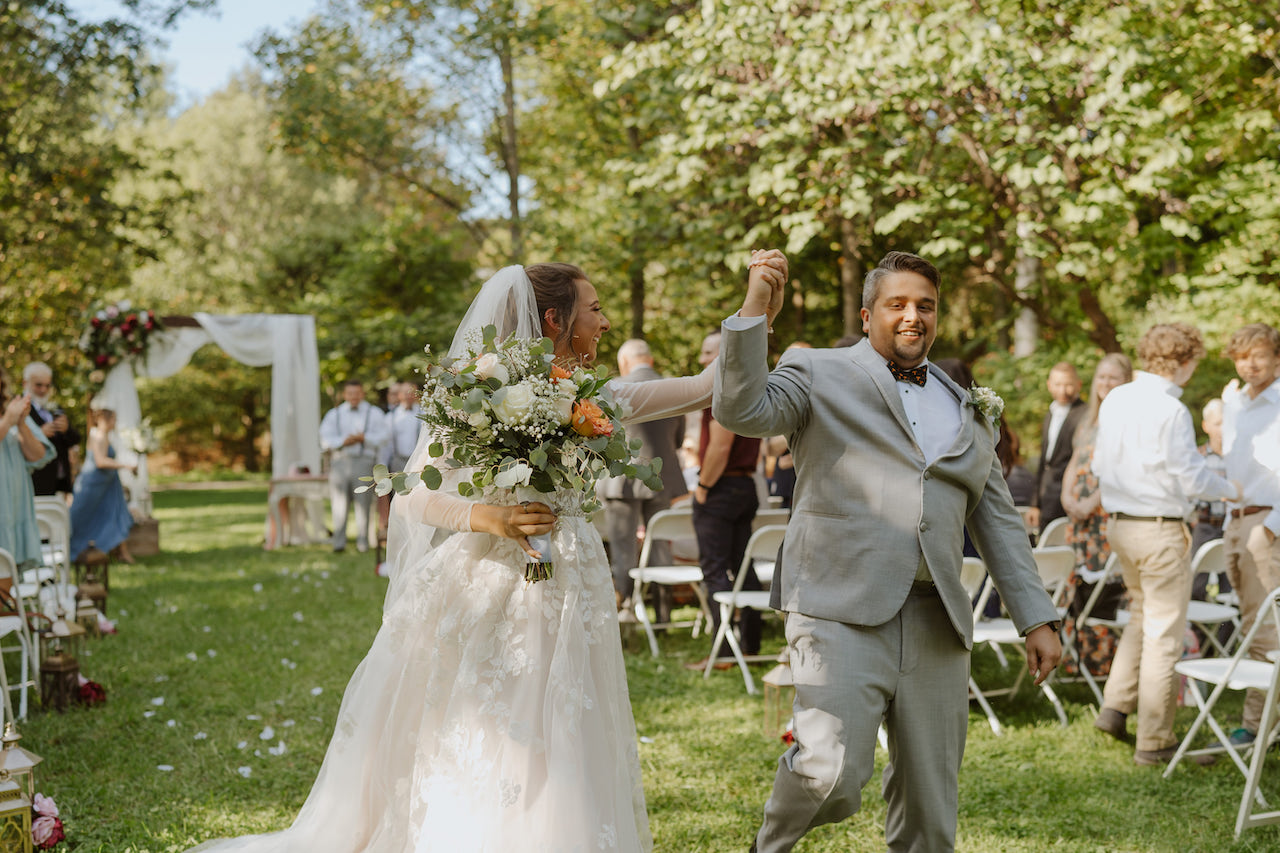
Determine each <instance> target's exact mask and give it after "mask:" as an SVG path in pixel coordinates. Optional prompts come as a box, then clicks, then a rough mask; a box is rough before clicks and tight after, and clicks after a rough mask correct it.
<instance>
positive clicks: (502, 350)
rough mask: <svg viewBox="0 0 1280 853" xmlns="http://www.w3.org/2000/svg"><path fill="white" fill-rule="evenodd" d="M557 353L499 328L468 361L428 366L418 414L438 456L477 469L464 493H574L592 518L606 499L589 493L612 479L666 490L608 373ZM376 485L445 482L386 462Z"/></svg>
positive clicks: (476, 345) (487, 332) (470, 350)
mask: <svg viewBox="0 0 1280 853" xmlns="http://www.w3.org/2000/svg"><path fill="white" fill-rule="evenodd" d="M553 351H554V348H553V344H552V342H551V340H550V339H549V338H542V339H540V340H536V341H533V340H528V339H519V338H515V337H511V338H508V339H507V340H505V341H499V340H497V330H496V329H495V328H494V327H493V326H486V327H485V328H484V329H483V330H482V331H481V332H480V333H479V334H478V335H477V336H475V337H474V338H473V339H471V340H469V341H468V342H467V354H466V355H465V356H463V357H462V358H458V359H449V358H447V357H446V358H442V359H440V360H439V361H433V362H431V363H430V364H429V365H428V367H427V369H426V377H427V379H426V382H425V384H424V387H423V392H422V398H421V402H422V414H421V415H419V417H420V418H421V419H422V420H423V421H424V422H425V423H426V424H427V425H428V427H429V428H430V430H431V433H432V435H433V441H432V444H431V447H430V453H431V456H432V457H434V458H436V459H438V460H440V461H441V462H442V463H443V464H444V465H447V466H451V467H455V468H470V469H474V471H473V473H472V474H471V476H470V478H468V479H466V480H463V481H461V482H460V483H459V484H458V492H459V494H461V495H463V496H464V497H471V496H475V495H481V494H484V493H485V492H486V491H488V490H492V489H515V488H517V487H521V486H524V487H529V488H532V489H534V490H536V491H539V492H544V493H546V492H554V491H557V490H560V489H567V490H572V491H576V492H579V493H581V494H582V495H583V507H582V508H583V511H584V512H586V513H591V512H594V511H595V510H596V509H598V508H599V501H598V500H597V499H596V497H595V492H594V490H593V489H591V488H588V487H589V486H591V485H593V484H594V483H595V482H596V480H598V479H600V478H601V477H603V476H606V475H607V476H611V477H615V476H618V475H625V476H627V477H633V478H637V479H641V480H644V481H645V482H646V483H647V484H648V485H649V486H650V487H651V488H654V489H661V488H662V484H661V478H660V477H659V476H658V474H659V472H660V471H661V470H662V460H661V459H654V460H652V461H651V462H637V461H636V460H635V458H634V454H635V453H636V452H637V451H638V450H639V449H640V441H639V439H636V440H634V441H628V440H627V437H626V435H625V433H624V432H623V429H622V424H621V420H622V412H621V410H620V407H619V405H618V404H617V403H616V402H615V401H614V400H613V398H612V396H611V395H610V394H609V392H608V390H607V389H606V388H605V383H606V381H607V378H606V376H605V372H604V370H603V369H601V370H600V371H599V372H598V373H597V372H592V371H588V370H586V369H584V368H582V367H575V368H573V369H572V370H568V369H565V368H563V367H561V366H560V365H558V364H556V363H555V357H554V352H553ZM446 453H447V454H448V455H447V456H446ZM372 479H373V486H372V488H374V489H375V491H377V493H378V494H379V495H384V494H387V493H389V492H390V491H392V490H393V489H394V490H395V491H397V492H400V493H403V492H406V491H408V490H409V489H412V488H413V487H414V486H416V485H417V484H418V483H423V484H425V485H426V486H427V488H430V489H438V488H440V486H441V484H442V482H443V477H442V475H441V472H440V471H439V470H438V469H437V468H435V467H433V466H430V465H428V466H427V467H426V468H425V469H424V470H423V471H420V472H419V471H413V472H407V473H406V472H395V473H392V472H390V471H388V470H387V468H386V467H385V466H382V465H379V466H377V467H376V468H374V476H373V478H372ZM365 488H368V487H365Z"/></svg>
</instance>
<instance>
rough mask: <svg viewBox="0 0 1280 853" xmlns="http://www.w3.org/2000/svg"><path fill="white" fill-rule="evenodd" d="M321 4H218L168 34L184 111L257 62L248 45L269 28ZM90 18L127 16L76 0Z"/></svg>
mask: <svg viewBox="0 0 1280 853" xmlns="http://www.w3.org/2000/svg"><path fill="white" fill-rule="evenodd" d="M320 2H321V0H218V4H217V6H218V8H217V10H213V11H209V12H187V13H186V14H184V15H183V16H182V18H181V20H180V22H179V24H178V28H177V29H176V30H169V31H166V32H165V33H163V34H162V36H161V37H162V38H163V39H164V40H165V41H166V42H168V47H167V48H165V49H163V51H162V55H163V57H164V61H165V62H166V64H168V65H169V66H170V67H171V68H172V69H173V77H172V82H171V84H170V85H171V87H172V88H173V90H174V92H175V94H176V95H177V96H178V105H179V107H183V106H189V105H190V104H191V103H192V102H194V101H197V100H200V99H202V98H204V97H205V96H206V95H208V94H209V93H211V92H214V91H217V90H218V89H220V88H222V86H223V85H225V84H226V82H227V81H228V80H229V79H230V78H231V75H232V74H233V73H234V72H236V71H238V70H239V69H241V68H243V67H244V66H245V65H247V64H249V63H250V61H251V60H252V54H251V53H250V50H249V47H248V45H249V44H250V43H251V42H252V41H254V40H255V38H256V37H257V36H258V34H259V33H261V32H262V31H263V30H266V29H275V30H279V29H283V28H284V27H286V26H287V25H288V24H290V23H291V22H294V23H296V22H298V21H301V20H302V19H303V18H305V17H306V16H307V15H309V14H310V13H311V12H312V11H314V10H315V9H316V8H317V7H318V6H319V5H320ZM68 5H69V6H71V7H72V8H74V9H75V10H77V11H78V12H79V13H80V14H81V15H82V16H83V17H84V18H86V19H89V20H100V19H102V18H107V17H119V16H123V14H124V12H123V10H122V7H121V6H120V4H119V3H117V2H115V0H71V2H69V3H68Z"/></svg>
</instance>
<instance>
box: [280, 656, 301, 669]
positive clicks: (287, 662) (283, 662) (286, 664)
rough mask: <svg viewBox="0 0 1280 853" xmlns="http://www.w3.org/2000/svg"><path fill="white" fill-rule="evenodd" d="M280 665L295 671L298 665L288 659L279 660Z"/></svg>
mask: <svg viewBox="0 0 1280 853" xmlns="http://www.w3.org/2000/svg"><path fill="white" fill-rule="evenodd" d="M280 665H281V666H283V667H288V668H289V669H297V668H298V665H297V664H296V663H294V662H293V661H291V660H289V659H288V658H280Z"/></svg>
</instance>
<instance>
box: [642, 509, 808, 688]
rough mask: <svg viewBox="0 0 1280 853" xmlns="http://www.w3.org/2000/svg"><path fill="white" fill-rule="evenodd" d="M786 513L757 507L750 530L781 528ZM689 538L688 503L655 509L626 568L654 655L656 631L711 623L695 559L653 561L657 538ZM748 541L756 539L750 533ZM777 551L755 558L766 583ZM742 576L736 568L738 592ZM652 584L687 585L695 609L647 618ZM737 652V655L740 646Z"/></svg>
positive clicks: (697, 627)
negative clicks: (683, 615) (676, 617)
mask: <svg viewBox="0 0 1280 853" xmlns="http://www.w3.org/2000/svg"><path fill="white" fill-rule="evenodd" d="M790 515H791V513H790V510H787V509H777V508H768V509H760V510H758V511H757V512H756V516H755V520H754V521H753V522H752V527H753V530H754V531H755V533H758V532H759V531H760V530H761V529H763V528H765V527H777V526H782V527H784V528H785V525H786V522H787V519H788V518H789V517H790ZM690 541H696V535H695V533H694V529H693V509H692V507H690V506H688V505H685V506H678V507H674V508H672V509H667V510H663V511H661V512H658V513H655V514H654V515H653V517H652V518H650V519H649V522H648V524H647V525H646V526H645V537H644V542H643V543H642V544H641V546H640V556H639V558H638V560H637V566H636V567H635V568H634V569H632V570H631V572H630V574H631V577H632V579H633V580H635V583H636V589H635V592H634V594H633V595H632V600H633V602H634V606H635V614H636V621H637V622H638V623H639V624H640V626H641V628H642V629H643V630H644V633H645V637H646V639H647V640H648V643H649V651H650V653H652V654H653V656H654V657H657V656H658V654H659V650H658V637H657V633H658V632H659V631H665V630H671V629H675V628H691V629H692V632H693V636H694V637H697V636H700V635H701V634H702V632H703V631H704V630H705V629H707V628H708V627H709V626H710V625H711V624H712V619H711V607H712V605H713V602H712V601H710V600H708V598H707V594H706V590H705V587H704V586H703V577H702V569H701V567H700V566H699V565H698V564H697V563H696V562H685V563H674V562H673V563H670V564H665V565H660V564H657V563H655V562H654V559H653V558H654V546H655V544H656V543H658V542H672V543H687V542H690ZM752 542H753V543H755V542H756V540H755V539H754V535H753V540H752ZM756 545H757V546H758V543H756ZM777 551H778V548H777V546H774V548H773V550H772V552H771V553H769V554H768V555H767V558H758V559H759V561H760V562H759V563H758V564H757V568H756V573H757V575H762V574H763V577H761V581H762V582H765V583H767V582H768V579H769V577H770V576H771V575H770V572H771V568H772V565H773V561H774V558H775V556H776V554H777ZM758 552H759V547H756V548H755V550H754V551H753V545H752V543H749V544H748V553H758ZM742 577H744V573H743V572H742V571H739V572H738V574H737V576H736V577H735V585H736V586H737V589H738V592H740V593H741V592H743V590H741V583H740V579H741V578H742ZM654 585H658V586H667V587H681V586H683V587H688V588H690V589H691V590H692V591H693V594H694V597H695V599H696V601H697V610H696V613H695V614H694V616H693V618H692V619H689V620H683V621H669V622H662V623H658V622H655V621H654V620H652V619H650V618H649V613H648V608H647V606H646V605H645V601H646V600H647V598H648V592H649V589H650V588H651V587H652V586H654ZM730 594H731V593H730ZM724 595H726V593H721V596H724ZM766 604H767V602H766ZM714 605H715V606H717V607H721V608H722V609H723V608H724V607H725V606H726V605H725V604H724V602H723V601H716V602H714ZM734 606H735V605H731V606H730V613H732V610H733V607H734ZM726 639H727V638H725V637H722V638H721V643H723V642H725V641H726ZM735 643H736V639H734V640H733V641H732V642H731V643H730V648H733V647H734V644H735ZM716 653H718V647H717V649H716V650H715V652H713V656H712V658H711V660H712V661H713V663H714V660H715V654H716ZM737 656H738V657H740V656H741V650H740V649H739V651H738V655H737ZM742 669H743V674H744V676H745V679H746V680H747V689H748V691H749V692H754V685H753V683H752V682H751V681H750V680H749V679H750V673H749V672H748V671H746V667H745V664H743V665H742Z"/></svg>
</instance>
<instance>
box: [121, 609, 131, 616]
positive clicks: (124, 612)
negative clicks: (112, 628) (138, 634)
mask: <svg viewBox="0 0 1280 853" xmlns="http://www.w3.org/2000/svg"><path fill="white" fill-rule="evenodd" d="M120 615H121V616H128V615H129V611H128V610H121V611H120Z"/></svg>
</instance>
